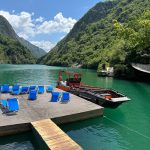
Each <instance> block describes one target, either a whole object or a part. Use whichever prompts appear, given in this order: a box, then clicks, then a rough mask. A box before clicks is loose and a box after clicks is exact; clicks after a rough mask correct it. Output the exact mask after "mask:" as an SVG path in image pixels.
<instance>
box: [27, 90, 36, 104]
mask: <svg viewBox="0 0 150 150" xmlns="http://www.w3.org/2000/svg"><path fill="white" fill-rule="evenodd" d="M28 99H29V100H32V101H34V100H36V99H37V91H36V90H31V91H30V92H29V97H28Z"/></svg>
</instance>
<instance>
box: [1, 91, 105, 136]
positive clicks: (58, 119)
mask: <svg viewBox="0 0 150 150" xmlns="http://www.w3.org/2000/svg"><path fill="white" fill-rule="evenodd" d="M55 91H60V92H61V90H59V89H55ZM11 97H16V98H18V100H19V106H20V110H19V111H18V112H17V114H16V115H6V114H5V113H3V112H2V111H1V112H0V136H4V135H10V134H16V133H20V132H24V131H28V130H31V128H32V125H31V122H35V121H40V120H43V119H51V120H52V121H54V122H55V123H56V124H63V123H69V122H74V121H80V120H84V119H89V118H92V117H97V116H101V115H103V107H101V106H98V105H96V104H94V103H92V102H89V101H87V100H84V99H83V98H80V97H78V96H75V95H72V94H71V99H70V101H69V102H68V103H66V104H63V103H60V102H50V99H51V93H46V92H45V93H44V94H38V98H37V100H35V101H30V100H28V94H24V95H17V96H16V95H11V94H9V93H8V94H1V95H0V99H7V98H11ZM32 124H33V123H32ZM39 134H40V133H39Z"/></svg>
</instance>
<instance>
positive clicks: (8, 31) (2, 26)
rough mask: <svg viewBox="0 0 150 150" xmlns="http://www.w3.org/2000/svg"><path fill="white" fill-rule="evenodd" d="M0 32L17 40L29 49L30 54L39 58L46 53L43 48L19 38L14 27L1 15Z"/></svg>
mask: <svg viewBox="0 0 150 150" xmlns="http://www.w3.org/2000/svg"><path fill="white" fill-rule="evenodd" d="M0 34H1V35H5V36H7V37H9V38H11V39H13V40H16V41H19V42H20V43H21V44H22V45H23V46H25V47H26V48H27V49H29V50H30V51H31V53H32V55H33V56H34V57H35V58H40V57H41V56H43V55H45V54H46V52H45V51H44V50H43V49H41V48H39V47H37V46H35V45H33V44H31V43H30V42H29V41H27V40H25V39H23V38H20V37H19V36H18V35H17V34H16V33H15V31H14V29H13V28H12V26H11V25H10V23H9V22H8V21H7V20H6V18H4V17H3V16H1V15H0Z"/></svg>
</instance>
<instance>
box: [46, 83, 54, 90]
mask: <svg viewBox="0 0 150 150" xmlns="http://www.w3.org/2000/svg"><path fill="white" fill-rule="evenodd" d="M53 90H54V88H53V87H52V86H51V85H50V86H47V88H46V91H47V92H52V91H53Z"/></svg>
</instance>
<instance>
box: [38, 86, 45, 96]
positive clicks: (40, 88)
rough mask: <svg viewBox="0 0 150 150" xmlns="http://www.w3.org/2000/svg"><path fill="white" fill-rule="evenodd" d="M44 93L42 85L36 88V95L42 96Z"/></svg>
mask: <svg viewBox="0 0 150 150" xmlns="http://www.w3.org/2000/svg"><path fill="white" fill-rule="evenodd" d="M44 92H45V90H44V86H42V85H40V86H38V93H39V94H43V93H44Z"/></svg>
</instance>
